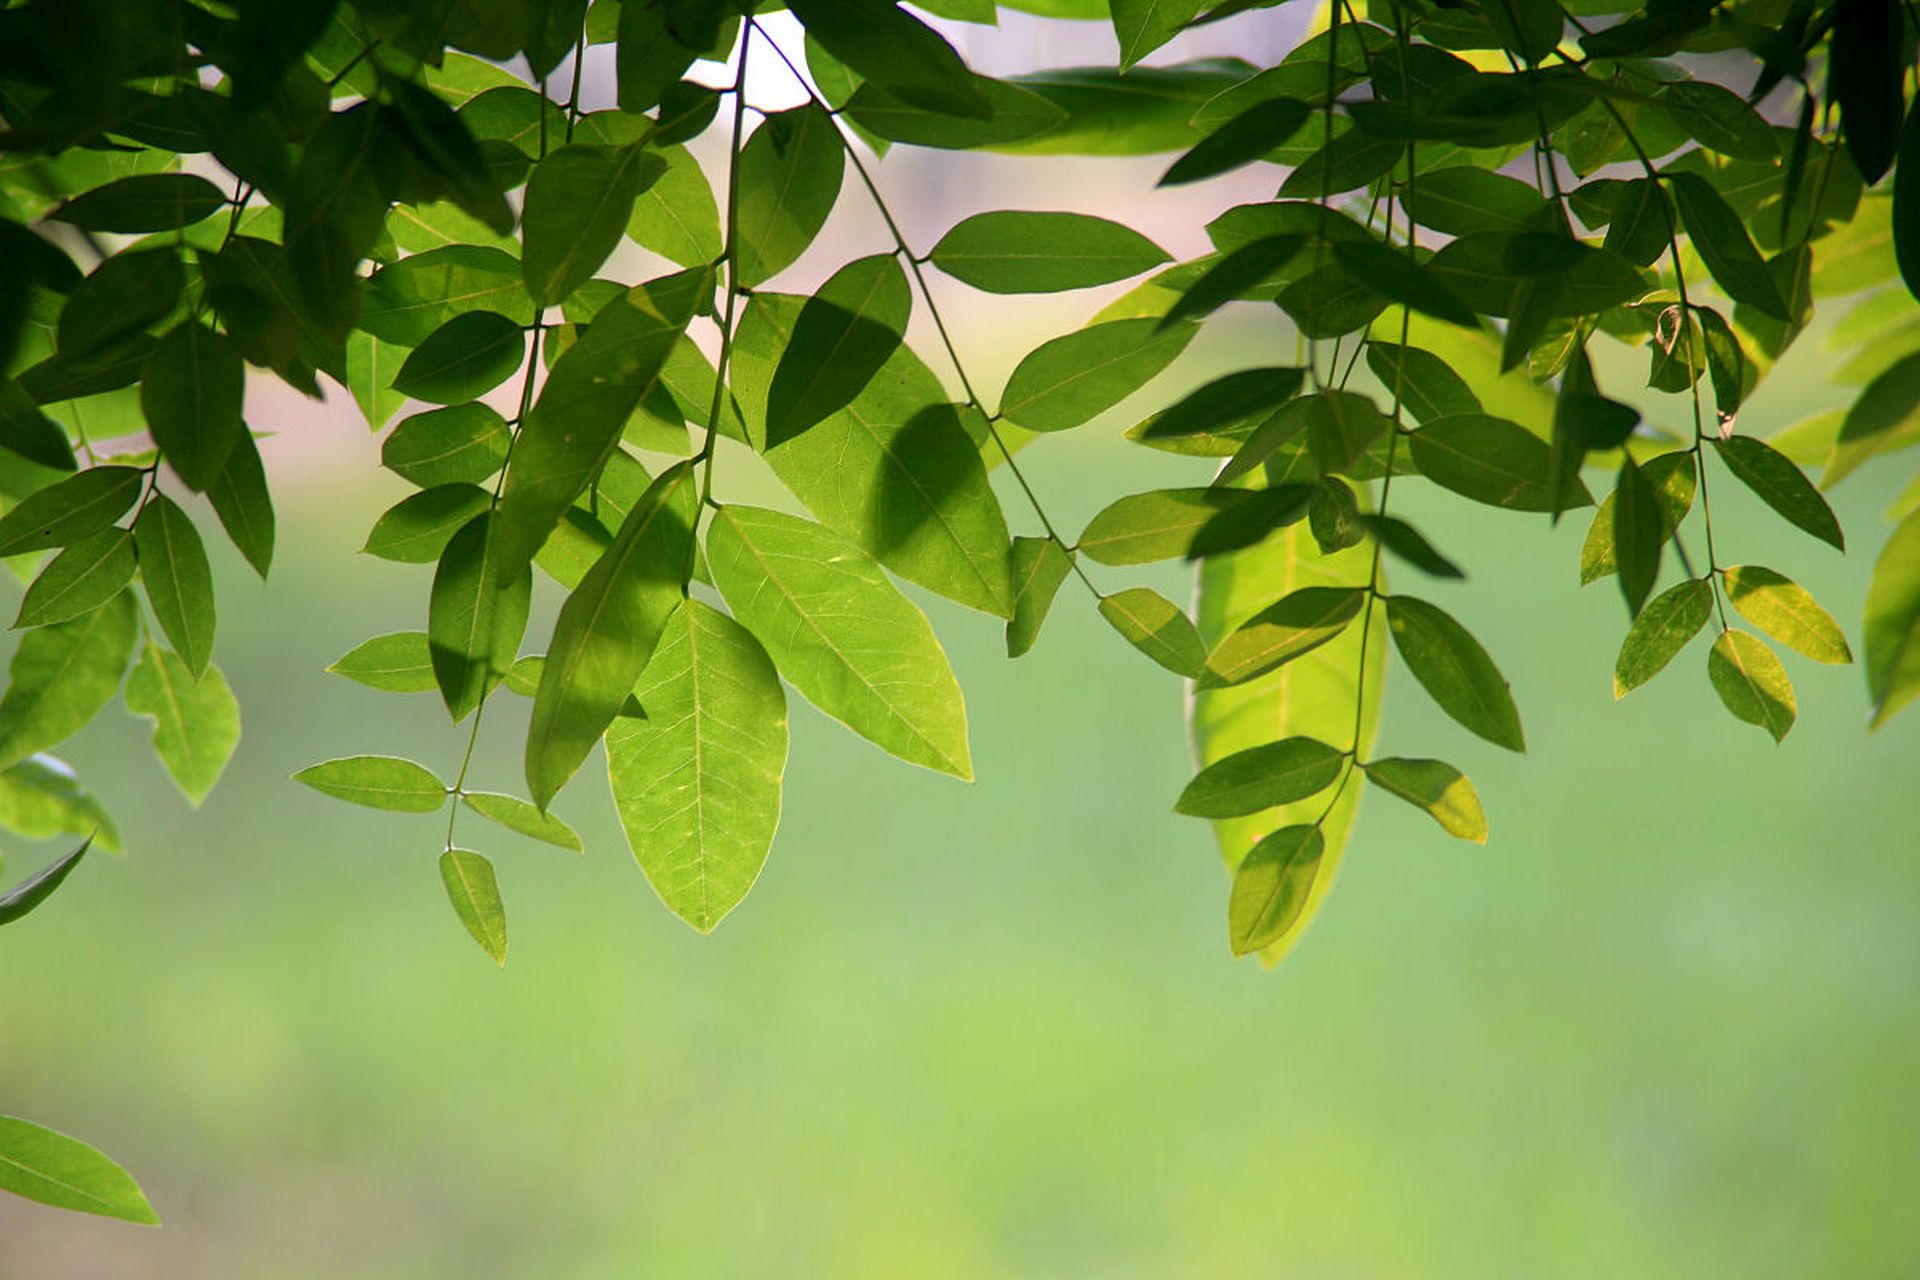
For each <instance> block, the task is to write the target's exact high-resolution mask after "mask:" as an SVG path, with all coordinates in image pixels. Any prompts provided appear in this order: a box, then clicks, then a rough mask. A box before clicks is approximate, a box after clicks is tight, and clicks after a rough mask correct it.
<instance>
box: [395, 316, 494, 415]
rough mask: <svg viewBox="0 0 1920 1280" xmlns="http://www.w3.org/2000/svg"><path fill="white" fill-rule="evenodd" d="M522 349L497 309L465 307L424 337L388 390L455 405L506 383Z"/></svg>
mask: <svg viewBox="0 0 1920 1280" xmlns="http://www.w3.org/2000/svg"><path fill="white" fill-rule="evenodd" d="M526 350H527V337H526V334H525V333H524V332H522V330H521V328H520V326H519V325H517V324H515V323H514V322H513V321H511V320H509V319H507V318H506V317H505V316H503V315H500V314H498V313H497V312H493V311H468V312H465V313H464V314H461V315H457V316H455V317H454V318H453V319H451V320H449V321H447V322H446V323H445V324H443V325H441V326H440V327H439V328H438V329H435V330H434V331H433V332H432V333H430V334H428V335H427V337H426V340H425V341H423V342H422V343H421V344H420V345H419V346H418V347H416V348H415V349H414V350H413V352H412V353H411V354H410V355H408V356H407V358H406V361H405V363H403V364H402V365H401V366H400V372H399V373H397V374H396V375H394V379H393V389H394V390H395V391H398V392H401V393H402V394H405V395H408V396H412V397H413V398H414V399H415V400H425V401H427V402H428V403H430V404H445V405H456V404H459V403H460V402H461V401H463V400H472V399H474V398H475V397H477V396H481V395H484V394H486V393H487V392H489V391H491V390H493V389H494V388H495V387H497V386H499V385H500V384H501V383H502V382H505V381H506V380H507V379H508V378H509V377H511V376H512V375H513V371H514V370H515V369H518V368H519V367H520V361H521V359H522V357H524V356H525V355H526ZM496 416H497V415H496Z"/></svg>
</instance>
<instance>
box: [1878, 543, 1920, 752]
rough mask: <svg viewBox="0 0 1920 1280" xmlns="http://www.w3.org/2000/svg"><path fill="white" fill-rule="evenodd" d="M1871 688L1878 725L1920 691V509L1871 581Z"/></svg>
mask: <svg viewBox="0 0 1920 1280" xmlns="http://www.w3.org/2000/svg"><path fill="white" fill-rule="evenodd" d="M1865 615H1866V627H1865V637H1866V638H1865V645H1866V664H1865V665H1866V671H1867V694H1868V697H1869V700H1870V701H1871V702H1872V704H1873V725H1874V727H1875V728H1878V727H1879V726H1880V725H1882V724H1884V723H1886V721H1887V718H1888V717H1890V716H1891V715H1893V713H1894V712H1896V711H1898V710H1899V709H1900V708H1901V707H1903V706H1905V705H1906V704H1907V703H1908V702H1910V701H1912V700H1913V698H1914V696H1915V695H1916V694H1920V512H1913V513H1909V514H1908V515H1907V517H1906V518H1905V519H1904V520H1902V521H1901V522H1900V524H1899V525H1898V526H1897V527H1896V528H1895V529H1894V531H1893V534H1892V536H1891V537H1889V538H1888V539H1887V545H1886V546H1885V547H1883V548H1882V549H1881V551H1880V558H1879V559H1878V560H1877V561H1875V562H1874V566H1873V577H1872V579H1871V580H1870V582H1869V583H1868V585H1867V605H1866V611H1865Z"/></svg>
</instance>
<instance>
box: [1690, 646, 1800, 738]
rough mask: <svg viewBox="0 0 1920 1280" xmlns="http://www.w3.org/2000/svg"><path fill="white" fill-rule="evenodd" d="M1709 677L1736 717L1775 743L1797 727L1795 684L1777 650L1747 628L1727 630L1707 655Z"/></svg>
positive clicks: (1721, 699) (1721, 698)
mask: <svg viewBox="0 0 1920 1280" xmlns="http://www.w3.org/2000/svg"><path fill="white" fill-rule="evenodd" d="M1707 678H1708V679H1709V680H1710V681H1712V682H1713V691H1714V692H1715V693H1717V694H1719V695H1720V701H1721V702H1722V703H1724V704H1725V705H1726V708H1727V710H1729V711H1731V712H1732V713H1733V714H1734V717H1735V718H1736V719H1740V720H1744V721H1746V722H1747V723H1748V724H1757V725H1759V726H1760V727H1761V728H1762V729H1765V730H1766V731H1767V732H1768V733H1769V734H1771V735H1773V740H1774V741H1775V742H1778V741H1780V740H1781V739H1782V738H1785V737H1786V736H1787V730H1789V729H1791V728H1793V721H1794V716H1795V714H1796V711H1795V707H1794V701H1793V683H1792V681H1790V680H1788V679H1787V671H1786V668H1785V667H1782V666H1781V665H1780V659H1778V658H1776V657H1775V656H1774V654H1773V650H1771V649H1769V648H1767V646H1766V643H1765V642H1764V641H1762V640H1760V639H1758V638H1757V637H1755V636H1752V635H1749V634H1747V633H1746V632H1745V631H1733V630H1728V631H1723V632H1721V633H1720V638H1719V639H1718V640H1715V641H1714V642H1713V651H1712V652H1711V653H1709V654H1708V655H1707Z"/></svg>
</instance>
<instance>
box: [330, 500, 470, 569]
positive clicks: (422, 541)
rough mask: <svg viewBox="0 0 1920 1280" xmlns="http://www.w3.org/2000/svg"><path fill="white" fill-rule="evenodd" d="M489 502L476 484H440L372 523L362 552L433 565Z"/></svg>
mask: <svg viewBox="0 0 1920 1280" xmlns="http://www.w3.org/2000/svg"><path fill="white" fill-rule="evenodd" d="M491 501H492V499H491V498H490V497H489V496H488V494H487V491H486V490H485V489H482V488H481V487H480V486H479V485H475V484H442V485H435V486H434V487H433V488H431V489H423V490H421V491H420V492H419V493H416V494H412V495H410V496H408V497H405V498H402V499H401V500H400V501H399V502H397V503H395V504H394V505H393V506H392V507H389V508H388V509H387V511H386V512H385V513H384V514H383V515H381V517H380V519H379V520H377V521H375V522H374V526H373V529H372V530H371V531H370V532H369V533H368V534H367V544H366V546H364V547H362V548H361V550H362V551H363V552H364V553H366V554H367V555H370V556H378V557H380V558H381V559H382V560H398V561H401V562H402V563H405V564H432V563H433V562H434V561H436V560H438V559H439V558H440V556H441V553H442V552H444V551H445V550H446V548H447V543H448V542H450V541H451V540H452V539H453V535H454V534H455V533H458V532H459V531H460V530H461V529H462V528H463V527H465V526H466V525H467V524H468V523H470V522H471V521H472V520H473V519H474V517H476V516H478V515H480V514H481V513H482V512H484V511H485V510H486V509H487V507H488V505H489V503H490V502H491Z"/></svg>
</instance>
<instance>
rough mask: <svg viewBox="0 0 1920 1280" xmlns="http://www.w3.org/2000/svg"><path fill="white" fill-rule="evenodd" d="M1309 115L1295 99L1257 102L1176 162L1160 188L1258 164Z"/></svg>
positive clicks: (1295, 131)
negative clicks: (1249, 164)
mask: <svg viewBox="0 0 1920 1280" xmlns="http://www.w3.org/2000/svg"><path fill="white" fill-rule="evenodd" d="M1310 114H1311V109H1310V108H1309V107H1308V106H1307V104H1306V103H1304V102H1300V101H1297V100H1296V99H1293V98H1268V99H1267V100H1266V101H1264V102H1257V103H1255V104H1254V105H1253V106H1251V107H1248V108H1247V109H1246V110H1245V111H1242V112H1241V113H1240V114H1239V115H1237V116H1235V117H1233V119H1231V120H1229V121H1227V122H1226V123H1225V124H1223V125H1221V126H1220V127H1219V128H1218V129H1215V130H1214V131H1213V132H1212V133H1210V134H1208V135H1207V136H1206V137H1205V138H1203V139H1202V140H1201V141H1200V142H1199V143H1198V144H1196V145H1195V146H1194V147H1193V149H1192V150H1190V151H1188V152H1187V153H1186V154H1185V155H1183V156H1181V157H1180V158H1179V159H1178V160H1176V161H1174V162H1173V164H1172V166H1171V167H1169V168H1168V170H1167V171H1166V173H1164V174H1162V175H1161V177H1160V184H1159V185H1161V186H1163V187H1172V186H1179V185H1181V184H1182V183H1188V182H1198V181H1200V179H1202V178H1211V177H1213V176H1214V175H1216V174H1221V173H1225V172H1227V171H1228V170H1229V169H1237V168H1239V167H1240V166H1241V165H1243V164H1247V163H1249V162H1251V161H1254V160H1258V159H1260V158H1261V157H1262V156H1264V155H1266V154H1267V153H1268V152H1269V151H1271V150H1273V149H1274V148H1275V147H1277V146H1279V145H1280V144H1281V143H1283V142H1285V141H1286V140H1287V139H1289V138H1291V137H1292V136H1293V135H1294V134H1295V133H1297V132H1298V131H1299V129H1300V126H1301V125H1303V124H1305V123H1306V121H1307V117H1308V115H1310Z"/></svg>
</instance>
